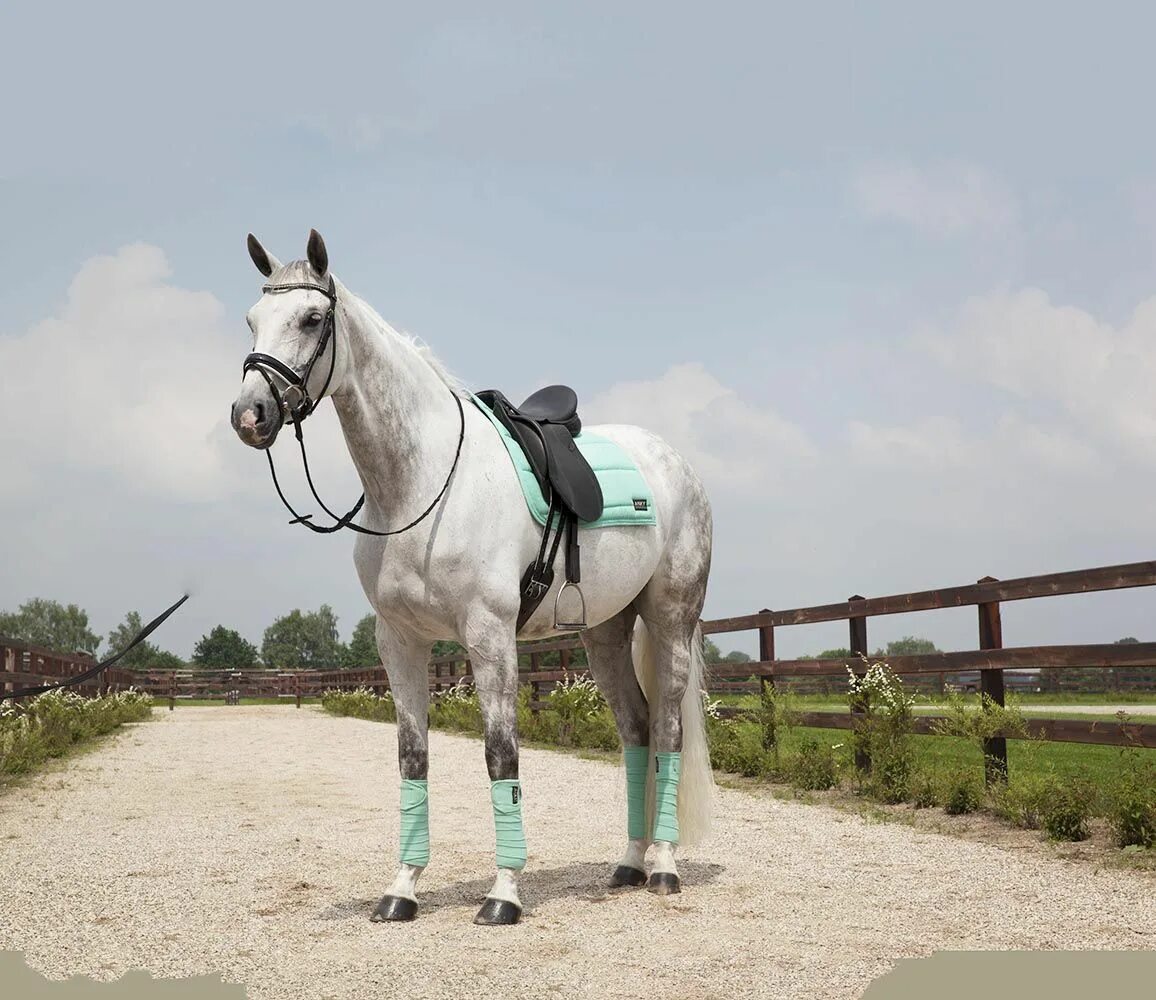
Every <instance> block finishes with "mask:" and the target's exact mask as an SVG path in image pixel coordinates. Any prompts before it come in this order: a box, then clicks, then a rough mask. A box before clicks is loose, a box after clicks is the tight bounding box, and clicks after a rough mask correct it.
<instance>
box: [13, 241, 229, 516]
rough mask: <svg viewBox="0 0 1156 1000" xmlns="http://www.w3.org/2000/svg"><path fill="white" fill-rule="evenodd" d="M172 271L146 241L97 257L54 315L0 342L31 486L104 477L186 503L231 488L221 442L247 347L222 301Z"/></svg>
mask: <svg viewBox="0 0 1156 1000" xmlns="http://www.w3.org/2000/svg"><path fill="white" fill-rule="evenodd" d="M170 274H171V272H170V268H169V265H168V262H167V260H166V259H165V255H164V253H163V252H162V251H161V250H159V249H157V248H156V247H152V246H147V245H144V244H136V245H133V246H126V247H123V248H122V249H120V250H118V251H117V252H116V253H115V254H113V255H112V256H101V257H94V258H92V259H91V260H88V261H86V262H85V263H84V264H83V266H82V267H81V268H80V271H79V272H78V273H77V275H76V277H75V278H74V279H73V281H72V284H71V285H70V287H69V289H68V294H67V297H66V299H65V301H64V303H63V305H62V306H61V307H60V308H59V310H58V311H57V313H56V315H54V316H52V317H50V318H48V319H45V320H43V321H41V322H39V323H36V324H35V325H33V326H32V327H31V328H29V329H28V330H26V331H24V332H23V333H20V334H17V335H15V336H6V337H3V338H0V370H2V371H4V373H5V390H4V392H3V394H0V447H2V449H3V451H4V454H5V456H6V460H7V461H8V462H10V463H11V464H12V466H13V467H15V468H21V469H23V470H24V474H25V477H29V476H31V477H35V480H39V481H40V482H41V483H46V482H49V481H51V480H53V479H54V478H57V477H58V476H61V475H62V470H64V469H71V470H76V469H99V470H103V471H108V472H111V473H113V474H115V475H116V476H118V477H120V478H122V479H125V480H131V481H132V482H133V483H134V484H137V485H139V486H140V487H143V488H144V489H146V490H150V491H160V492H164V493H168V494H175V495H177V496H180V497H182V498H190V499H204V498H206V497H210V496H214V495H217V494H219V493H220V492H221V491H222V489H223V487H224V482H223V476H222V464H221V451H220V447H219V441H220V440H221V432H222V430H224V429H225V428H226V424H227V415H228V405H229V401H230V399H231V398H232V394H233V393H235V390H236V386H237V381H238V369H239V364H240V359H241V357H242V356H243V352H244V350H245V345H246V340H245V338H244V337H243V336H242V335H241V334H240V333H234V334H229V335H226V333H225V316H224V308H223V306H222V305H221V303H220V302H219V301H218V300H217V299H216V298H215V297H214V296H213V295H211V294H210V293H208V292H194V291H188V290H186V289H183V288H179V287H177V286H175V285H173V284H172V283H171V282H170V281H169V278H170ZM230 434H231V432H230ZM5 478H6V479H7V478H9V477H5ZM12 485H13V486H15V485H17V484H12ZM18 485H19V488H20V489H21V490H22V491H23V490H26V489H27V488H28V485H29V481H28V479H27V478H26V479H25V481H24V482H23V483H21V484H18Z"/></svg>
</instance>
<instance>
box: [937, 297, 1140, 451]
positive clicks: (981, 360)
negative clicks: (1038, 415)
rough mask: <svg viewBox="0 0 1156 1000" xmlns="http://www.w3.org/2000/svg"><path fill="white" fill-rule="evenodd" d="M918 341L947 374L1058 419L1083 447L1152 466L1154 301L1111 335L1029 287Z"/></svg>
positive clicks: (968, 308) (966, 310)
mask: <svg viewBox="0 0 1156 1000" xmlns="http://www.w3.org/2000/svg"><path fill="white" fill-rule="evenodd" d="M919 342H920V343H921V344H922V345H923V346H924V347H925V348H926V349H927V350H928V351H930V352H931V354H932V355H933V356H934V357H936V358H937V359H938V360H939V361H940V362H941V363H942V364H943V365H945V366H946V367H947V368H948V369H949V370H951V371H953V372H954V373H956V374H957V375H963V376H966V377H970V378H974V379H978V380H979V381H981V382H986V383H988V384H990V385H993V386H996V387H997V388H1000V389H1003V390H1005V391H1007V392H1008V393H1010V394H1012V395H1013V396H1015V397H1018V398H1019V399H1022V400H1025V401H1030V402H1032V403H1035V404H1037V405H1043V406H1045V407H1047V408H1050V409H1052V410H1054V411H1056V412H1058V413H1059V414H1060V415H1062V417H1063V418H1064V419H1066V420H1067V421H1069V426H1067V427H1065V428H1063V432H1064V433H1065V434H1066V435H1068V436H1070V437H1073V438H1079V439H1082V440H1084V441H1085V442H1086V445H1085V447H1094V448H1096V449H1100V448H1110V449H1113V450H1114V451H1116V452H1119V453H1121V454H1124V455H1126V456H1128V457H1129V458H1130V459H1132V460H1135V461H1140V462H1144V463H1145V464H1151V463H1153V462H1156V298H1152V299H1148V300H1147V301H1145V302H1142V303H1141V304H1140V305H1139V306H1138V307H1137V308H1136V309H1135V311H1134V312H1133V313H1132V315H1131V317H1129V319H1128V320H1127V321H1126V322H1125V323H1124V324H1122V325H1121V326H1119V327H1114V326H1113V325H1112V324H1110V323H1107V322H1105V321H1103V320H1100V319H1097V318H1096V317H1095V316H1093V315H1091V314H1090V313H1088V312H1086V311H1085V310H1083V309H1079V308H1076V307H1074V306H1062V305H1056V304H1054V303H1052V301H1051V300H1050V299H1049V297H1048V296H1047V294H1046V293H1045V292H1043V291H1041V290H1039V289H1036V288H1028V289H1023V290H1021V291H1017V292H995V293H992V294H990V295H986V296H982V297H978V298H974V299H972V300H970V301H968V302H967V303H966V304H965V305H964V306H963V307H962V308H961V309H960V310H959V312H958V315H957V316H956V318H955V320H954V322H953V323H951V324H950V325H949V326H948V327H947V328H946V329H943V330H936V331H929V332H927V333H925V334H923V335H922V336H921V337H920V338H919ZM1047 433H1049V434H1053V435H1054V434H1055V433H1056V428H1049V430H1048V432H1047Z"/></svg>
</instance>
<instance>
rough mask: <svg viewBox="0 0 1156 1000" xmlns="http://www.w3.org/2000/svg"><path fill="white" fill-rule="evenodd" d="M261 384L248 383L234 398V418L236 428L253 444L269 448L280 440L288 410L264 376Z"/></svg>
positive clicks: (240, 434)
mask: <svg viewBox="0 0 1156 1000" xmlns="http://www.w3.org/2000/svg"><path fill="white" fill-rule="evenodd" d="M256 381H257V383H258V384H257V385H252V386H250V385H245V386H244V387H243V388H242V389H241V395H239V396H238V397H237V398H236V400H235V401H234V402H233V409H232V413H231V415H230V422H231V423H232V425H233V430H235V431H236V432H237V437H239V438H240V439H241V440H242V441H243V442H244V443H245V444H247V445H248V446H249V447H250V448H261V449H264V448H268V447H269V446H270V445H272V444H273V442H274V441H276V440H277V434H278V432H279V431H280V430H281V425H282V424H283V423H284V422H285V421H284V414H283V413H282V409H281V401H280V400H279V399H277V398H276V397H275V396H273V394H272V393H271V392H270V390H269V387H268V386H266V385H265V383H264V382H263V381H262V380H261V379H257V380H256Z"/></svg>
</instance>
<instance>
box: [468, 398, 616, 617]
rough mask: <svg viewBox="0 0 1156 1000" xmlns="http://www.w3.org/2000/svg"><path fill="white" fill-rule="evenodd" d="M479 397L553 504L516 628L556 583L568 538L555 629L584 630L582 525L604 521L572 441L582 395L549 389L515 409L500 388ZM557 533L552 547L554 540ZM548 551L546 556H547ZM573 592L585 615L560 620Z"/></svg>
mask: <svg viewBox="0 0 1156 1000" xmlns="http://www.w3.org/2000/svg"><path fill="white" fill-rule="evenodd" d="M477 398H478V399H479V400H481V402H482V403H484V404H485V405H486V406H488V407H489V408H490V410H492V411H493V414H494V416H495V417H497V418H498V420H499V421H500V422H501V424H502V426H503V427H505V428H506V430H508V431H509V432H510V435H511V436H512V437H513V439H514V440H515V441H517V442H518V445H519V446H520V447H521V449H522V451H523V453H524V454H525V456H526V460H527V461H528V462H529V463H530V468H531V469H532V470H533V472H534V478H535V479H536V480H537V481H538V486H539V488H540V489H541V490H542V496H543V498H545V500H546V501H547V502H548V503H549V505H550V512H549V514H548V515H547V517H546V527H545V530H544V531H543V533H542V545H541V547H540V549H539V551H538V558H537V559H536V560H535V561H534V562H533V563H531V564H530V566H529V567H528V568H527V569H526V572H525V574H524V575H523V577H522V606H521V610H520V613H519V615H518V629H519V630H520V629H521V628H522V626H523V625H524V624H525V623H526V621H528V620H529V618H530V616H531V615H532V614H533V613H534V611H535V610H536V609H537V607H538V605H539V604H541V603H542V599H543V598H544V597H545V596H546V593H547V591H548V590H549V589H550V586H551V585H552V584H553V582H554V569H553V566H554V557H555V556H556V555H557V552H558V546H559V544H560V542H561V539H562V535H563V534H565V535H566V540H567V541H566V583H565V585H564V586H563V587H562V590H560V591H559V593H558V597H557V598H556V599H555V601H554V626H555V628H558V629H559V630H563V631H578V630H579V629H583V628H585V627H586V620H585V619H586V601H585V598H583V597H582V591H581V589H580V588H579V587H578V583H579V582H580V580H581V578H582V572H581V567H580V564H579V556H578V532H577V527H578V521H596V520H598V518H599V517H601V516H602V506H603V501H602V487H601V486H599V484H598V478H597V476H595V475H594V470H593V469H591V468H590V463H588V462H587V461H586V458H585V457H584V456H583V454H582V452H580V451H579V450H578V445H577V444H575V443H574V438H575V437H576V436H577V435H578V434H579V433H580V432H581V430H582V421H581V419H580V418H579V417H578V396H577V394H576V393H575V392H574V390H573V389H571V388H570V387H569V386H566V385H548V386H546V388H544V389H539V390H538V391H537V392H535V393H534V394H533V395H532V396H530V397H529V398H528V399H527V400H526V401H525V402H523V403H522V405H521V406H514V404H513V403H511V402H510V401H509V400H508V399H507V398H506V397H505V396H504V395H502V393H500V392H499V391H498V390H496V389H487V390H486V391H484V392H479V393H478V394H477ZM551 534H553V543H552V544H551V542H550V538H551ZM547 550H548V552H547ZM571 587H573V588H575V589H576V590H577V591H578V597H579V599H580V600H581V602H582V609H581V616H580V617H570V618H567V619H566V620H559V603H558V602H559V600H560V599H561V597H562V594H563V592H565V591H566V590H567V589H568V588H571Z"/></svg>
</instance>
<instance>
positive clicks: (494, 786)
mask: <svg viewBox="0 0 1156 1000" xmlns="http://www.w3.org/2000/svg"><path fill="white" fill-rule="evenodd" d="M490 801H492V802H493V804H494V831H495V833H496V834H497V840H498V852H497V853H498V867H499V868H513V869H514V870H515V871H520V870H521V869H523V868H525V867H526V834H525V831H524V830H523V829H522V784H521V782H520V781H518V779H517V778H504V779H503V780H501V781H495V782H492V783H491V784H490Z"/></svg>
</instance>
